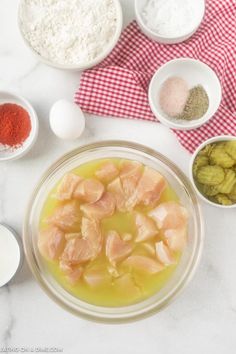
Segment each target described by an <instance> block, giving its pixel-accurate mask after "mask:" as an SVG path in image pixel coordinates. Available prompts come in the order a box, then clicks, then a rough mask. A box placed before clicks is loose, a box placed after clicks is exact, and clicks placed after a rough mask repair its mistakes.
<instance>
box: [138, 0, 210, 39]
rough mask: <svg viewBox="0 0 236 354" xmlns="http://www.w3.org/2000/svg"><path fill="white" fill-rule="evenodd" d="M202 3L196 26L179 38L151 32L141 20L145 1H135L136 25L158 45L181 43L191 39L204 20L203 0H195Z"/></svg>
mask: <svg viewBox="0 0 236 354" xmlns="http://www.w3.org/2000/svg"><path fill="white" fill-rule="evenodd" d="M196 1H199V2H201V3H202V13H201V17H200V18H199V21H197V23H196V25H195V26H194V27H193V28H192V29H191V31H190V32H188V33H184V34H183V35H181V36H175V37H173V36H172V37H171V36H169V37H168V36H165V37H164V36H161V35H159V34H158V32H155V31H153V30H152V29H151V28H149V27H148V26H147V25H146V24H145V22H144V20H143V18H142V15H141V13H142V10H143V7H144V5H145V3H146V2H147V0H135V16H136V20H137V23H138V25H139V27H140V28H141V30H142V32H143V33H144V34H145V35H146V36H148V37H149V38H151V39H153V40H155V41H157V42H159V43H165V44H176V43H181V42H184V41H186V40H187V39H189V38H190V37H192V35H193V34H194V33H195V32H196V31H197V30H198V28H199V26H200V25H201V23H202V20H203V18H204V15H205V6H206V5H205V0H196Z"/></svg>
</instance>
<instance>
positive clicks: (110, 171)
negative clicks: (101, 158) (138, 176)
mask: <svg viewBox="0 0 236 354" xmlns="http://www.w3.org/2000/svg"><path fill="white" fill-rule="evenodd" d="M118 174H119V170H118V168H117V167H116V165H115V164H114V163H113V162H111V161H106V162H104V163H103V164H102V166H101V167H100V168H99V169H98V170H97V171H96V173H95V175H96V177H97V178H99V179H100V180H101V181H103V182H110V181H112V180H113V179H114V178H116V177H117V176H118Z"/></svg>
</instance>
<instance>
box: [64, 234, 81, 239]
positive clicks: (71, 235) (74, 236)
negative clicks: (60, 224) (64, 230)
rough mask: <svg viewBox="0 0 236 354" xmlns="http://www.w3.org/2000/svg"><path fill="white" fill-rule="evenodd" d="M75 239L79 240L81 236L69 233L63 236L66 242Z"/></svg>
mask: <svg viewBox="0 0 236 354" xmlns="http://www.w3.org/2000/svg"><path fill="white" fill-rule="evenodd" d="M77 237H79V238H81V237H82V234H81V233H80V232H71V233H68V234H65V239H66V241H68V240H70V239H72V238H77Z"/></svg>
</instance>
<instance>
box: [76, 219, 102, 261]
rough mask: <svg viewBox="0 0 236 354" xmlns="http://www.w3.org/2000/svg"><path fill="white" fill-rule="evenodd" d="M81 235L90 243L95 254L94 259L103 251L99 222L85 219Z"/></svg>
mask: <svg viewBox="0 0 236 354" xmlns="http://www.w3.org/2000/svg"><path fill="white" fill-rule="evenodd" d="M81 233H82V236H83V238H84V239H85V240H88V241H89V243H90V245H91V247H92V249H93V252H94V258H95V257H97V256H98V254H99V253H100V252H101V250H102V233H101V230H100V225H99V223H98V221H97V220H93V219H88V218H85V217H83V218H82V222H81Z"/></svg>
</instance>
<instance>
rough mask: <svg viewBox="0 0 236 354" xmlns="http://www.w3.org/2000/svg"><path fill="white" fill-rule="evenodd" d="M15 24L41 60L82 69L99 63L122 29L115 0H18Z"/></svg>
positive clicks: (58, 66) (118, 5) (69, 67)
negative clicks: (17, 23)
mask: <svg viewBox="0 0 236 354" xmlns="http://www.w3.org/2000/svg"><path fill="white" fill-rule="evenodd" d="M18 19H19V28H20V32H21V34H22V36H23V39H24V40H25V42H26V44H27V45H28V47H29V48H30V49H31V50H32V51H33V52H34V54H36V55H37V56H38V57H39V58H40V59H41V60H42V61H43V62H44V63H46V64H48V65H51V66H54V67H56V68H59V69H68V70H84V69H88V68H91V67H93V66H95V65H97V64H98V63H100V62H101V61H102V60H103V59H104V58H105V57H106V56H107V55H108V54H109V53H110V52H111V50H112V49H113V48H114V46H115V45H116V43H117V41H118V39H119V37H120V34H121V30H122V10H121V5H120V2H119V0H96V1H94V0H20V4H19V12H18Z"/></svg>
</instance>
